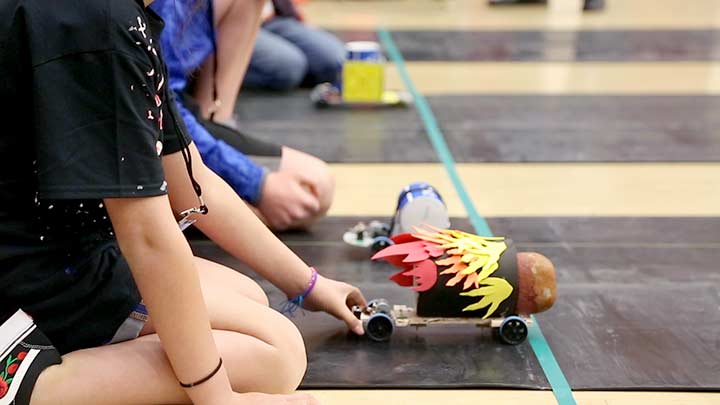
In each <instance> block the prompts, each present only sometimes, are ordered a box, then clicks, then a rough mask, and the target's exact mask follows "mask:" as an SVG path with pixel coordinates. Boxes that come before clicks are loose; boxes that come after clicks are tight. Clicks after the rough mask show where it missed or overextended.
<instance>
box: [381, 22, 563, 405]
mask: <svg viewBox="0 0 720 405" xmlns="http://www.w3.org/2000/svg"><path fill="white" fill-rule="evenodd" d="M378 38H379V39H380V42H382V44H383V47H384V48H385V51H386V52H387V54H388V56H389V57H390V60H392V61H393V62H394V63H395V66H396V67H397V70H398V72H399V73H400V77H401V78H402V80H403V82H405V86H406V87H407V89H408V91H409V92H410V93H411V94H412V96H413V99H414V101H415V108H416V109H417V112H418V114H419V115H420V118H421V119H422V122H423V124H424V125H425V130H426V131H427V134H428V137H429V138H430V142H431V143H432V145H433V147H434V148H435V151H436V152H437V155H438V157H439V158H440V160H441V161H442V163H443V165H445V169H446V170H447V172H448V175H449V176H450V179H451V180H452V183H453V185H454V186H455V189H456V190H457V193H458V195H459V196H460V200H461V201H462V203H463V205H464V206H465V209H466V211H467V213H468V216H469V217H470V222H471V223H472V225H473V227H474V228H475V232H477V233H478V234H479V235H487V236H491V235H492V231H491V230H490V227H489V226H488V223H487V221H485V219H484V218H483V217H482V216H480V214H479V213H478V212H477V210H476V209H475V205H474V204H473V203H472V200H471V199H470V196H469V195H468V193H467V191H466V190H465V186H464V185H463V183H462V180H461V179H460V175H459V174H458V172H457V169H456V167H455V159H453V156H452V153H451V152H450V148H448V146H447V143H446V142H445V137H444V136H443V134H442V131H440V127H439V126H438V124H437V120H436V119H435V114H433V112H432V109H430V105H429V104H428V102H427V100H426V99H425V97H424V96H423V95H422V94H420V92H419V91H418V90H417V88H415V85H414V84H413V82H412V80H411V79H410V75H409V74H408V71H407V68H406V67H405V60H404V59H403V57H402V54H401V53H400V50H398V48H397V46H395V41H393V39H392V36H391V35H390V33H389V32H388V31H387V30H386V29H384V28H380V29H378ZM531 318H532V320H533V322H532V326H530V330H529V332H528V341H529V342H530V346H531V347H532V349H533V351H534V352H535V357H537V359H538V362H539V363H540V367H542V369H543V372H544V373H545V376H546V377H547V379H548V382H549V383H550V386H551V387H552V390H553V394H555V399H556V400H557V402H558V404H559V405H577V404H576V402H575V398H573V395H572V389H571V388H570V384H568V382H567V379H566V378H565V375H564V374H563V372H562V370H561V369H560V365H559V364H558V362H557V359H555V355H553V352H552V350H551V349H550V346H549V345H548V342H547V340H545V336H543V334H542V330H540V324H539V323H538V321H537V319H535V316H532V317H531Z"/></svg>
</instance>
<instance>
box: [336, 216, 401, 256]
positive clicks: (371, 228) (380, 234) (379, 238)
mask: <svg viewBox="0 0 720 405" xmlns="http://www.w3.org/2000/svg"><path fill="white" fill-rule="evenodd" d="M343 241H344V242H345V243H347V244H349V245H352V246H357V247H362V248H367V247H369V248H371V249H372V250H373V252H377V251H380V250H382V249H384V248H386V247H388V246H390V245H392V244H393V241H392V239H390V225H389V224H386V223H384V222H380V221H371V222H370V223H369V224H365V223H364V222H360V223H358V224H357V225H355V226H353V227H352V228H350V229H349V230H348V231H347V232H345V233H344V234H343Z"/></svg>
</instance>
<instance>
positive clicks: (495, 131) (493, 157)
mask: <svg viewBox="0 0 720 405" xmlns="http://www.w3.org/2000/svg"><path fill="white" fill-rule="evenodd" d="M428 100H429V102H430V104H431V106H432V109H433V111H434V112H435V115H436V116H437V119H438V122H439V124H440V126H441V128H442V131H443V133H444V134H445V137H446V139H447V142H448V145H449V146H450V149H451V150H452V152H453V154H454V156H455V159H456V160H457V161H459V162H606V161H612V162H657V161H667V162H687V161H720V135H718V131H717V128H720V115H719V114H717V111H720V97H718V96H701V95H698V96H663V97H655V96H521V95H513V96H508V95H486V96H477V95H453V96H431V97H428ZM278 111H281V112H282V114H278V113H277V112H278ZM237 112H238V117H239V120H240V127H241V130H242V131H243V132H246V133H248V134H252V135H253V136H256V137H258V138H259V139H263V140H267V141H271V142H275V143H279V144H283V145H288V146H292V147H295V148H298V149H300V150H304V151H307V152H309V153H312V154H314V155H316V156H318V157H320V158H322V159H323V160H325V161H327V162H343V163H356V162H370V163H374V162H378V163H381V162H384V163H393V162H437V157H436V154H435V152H434V151H433V149H432V146H431V145H430V142H429V141H428V139H427V136H426V135H425V131H424V129H423V127H422V123H421V122H420V119H419V117H418V115H417V114H416V112H415V111H414V108H412V107H410V108H407V109H401V108H395V109H388V110H317V109H315V108H314V107H313V106H312V105H311V103H310V101H309V100H308V92H307V91H298V92H293V93H289V94H283V95H273V94H269V93H258V92H245V93H243V95H242V96H241V98H240V102H239V103H238V108H237Z"/></svg>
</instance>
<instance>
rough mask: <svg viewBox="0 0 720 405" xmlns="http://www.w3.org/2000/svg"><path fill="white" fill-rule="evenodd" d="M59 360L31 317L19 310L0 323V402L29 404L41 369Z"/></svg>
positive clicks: (57, 353) (20, 404) (57, 354)
mask: <svg viewBox="0 0 720 405" xmlns="http://www.w3.org/2000/svg"><path fill="white" fill-rule="evenodd" d="M61 361H62V360H61V358H60V353H59V352H58V351H57V349H55V347H54V346H53V345H52V344H51V343H50V341H49V340H48V338H47V337H45V335H43V333H42V332H40V329H38V328H37V326H36V325H35V323H34V322H33V320H32V318H30V317H29V316H28V315H27V314H25V313H24V312H23V311H20V310H18V311H17V312H16V313H15V314H14V315H12V316H11V317H10V318H9V319H8V320H6V321H5V322H4V323H3V324H2V325H0V405H10V404H13V405H28V404H29V403H30V395H31V394H32V391H33V388H34V387H35V382H36V381H37V379H38V377H39V376H40V373H41V372H42V371H43V370H45V369H46V368H48V367H50V366H52V365H54V364H60V362H61Z"/></svg>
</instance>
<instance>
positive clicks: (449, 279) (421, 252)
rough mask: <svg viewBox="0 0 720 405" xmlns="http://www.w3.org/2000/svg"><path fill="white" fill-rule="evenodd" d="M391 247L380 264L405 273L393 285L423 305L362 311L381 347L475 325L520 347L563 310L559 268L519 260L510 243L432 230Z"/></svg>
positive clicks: (524, 256)
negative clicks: (409, 329)
mask: <svg viewBox="0 0 720 405" xmlns="http://www.w3.org/2000/svg"><path fill="white" fill-rule="evenodd" d="M391 240H392V242H393V244H392V245H390V246H388V247H386V248H384V249H383V250H381V251H379V252H377V253H376V254H375V255H374V256H373V257H372V259H373V260H378V259H380V260H383V261H386V262H388V263H389V264H391V265H393V266H395V267H399V268H400V269H401V270H400V271H399V272H397V273H395V274H393V275H392V276H391V277H390V280H392V281H393V282H395V283H396V284H398V285H399V286H402V287H408V288H411V289H412V290H413V291H415V292H417V303H416V306H415V308H410V307H407V306H405V305H393V306H391V305H390V304H389V303H388V302H387V301H386V300H382V299H380V300H374V301H371V302H370V303H369V304H368V306H367V307H366V308H355V309H354V310H355V315H356V316H357V317H358V318H359V319H361V320H362V321H363V325H364V328H365V332H366V334H367V336H368V337H369V338H370V339H372V340H374V341H378V342H383V341H387V340H389V339H390V336H392V333H393V330H394V329H395V328H396V327H406V326H416V327H420V326H429V325H448V324H469V325H475V326H483V327H490V328H493V329H495V331H496V336H497V337H498V339H499V340H500V341H502V342H504V343H507V344H511V345H516V344H520V343H522V342H524V341H525V339H526V338H527V335H528V326H529V325H530V323H531V318H530V317H529V316H530V314H535V313H538V312H543V311H545V310H547V309H549V308H550V307H552V305H553V304H554V303H555V299H556V289H557V286H556V281H555V267H554V265H553V264H552V262H551V261H550V260H549V259H548V258H546V257H545V256H543V255H541V254H539V253H535V252H518V251H517V250H516V248H515V245H514V244H513V242H512V241H511V240H509V239H505V238H502V237H482V236H478V235H473V234H469V233H466V232H462V231H458V230H449V229H439V228H433V227H429V226H428V227H425V228H417V229H416V230H415V232H414V233H406V234H399V235H395V236H393V237H392V238H391Z"/></svg>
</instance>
